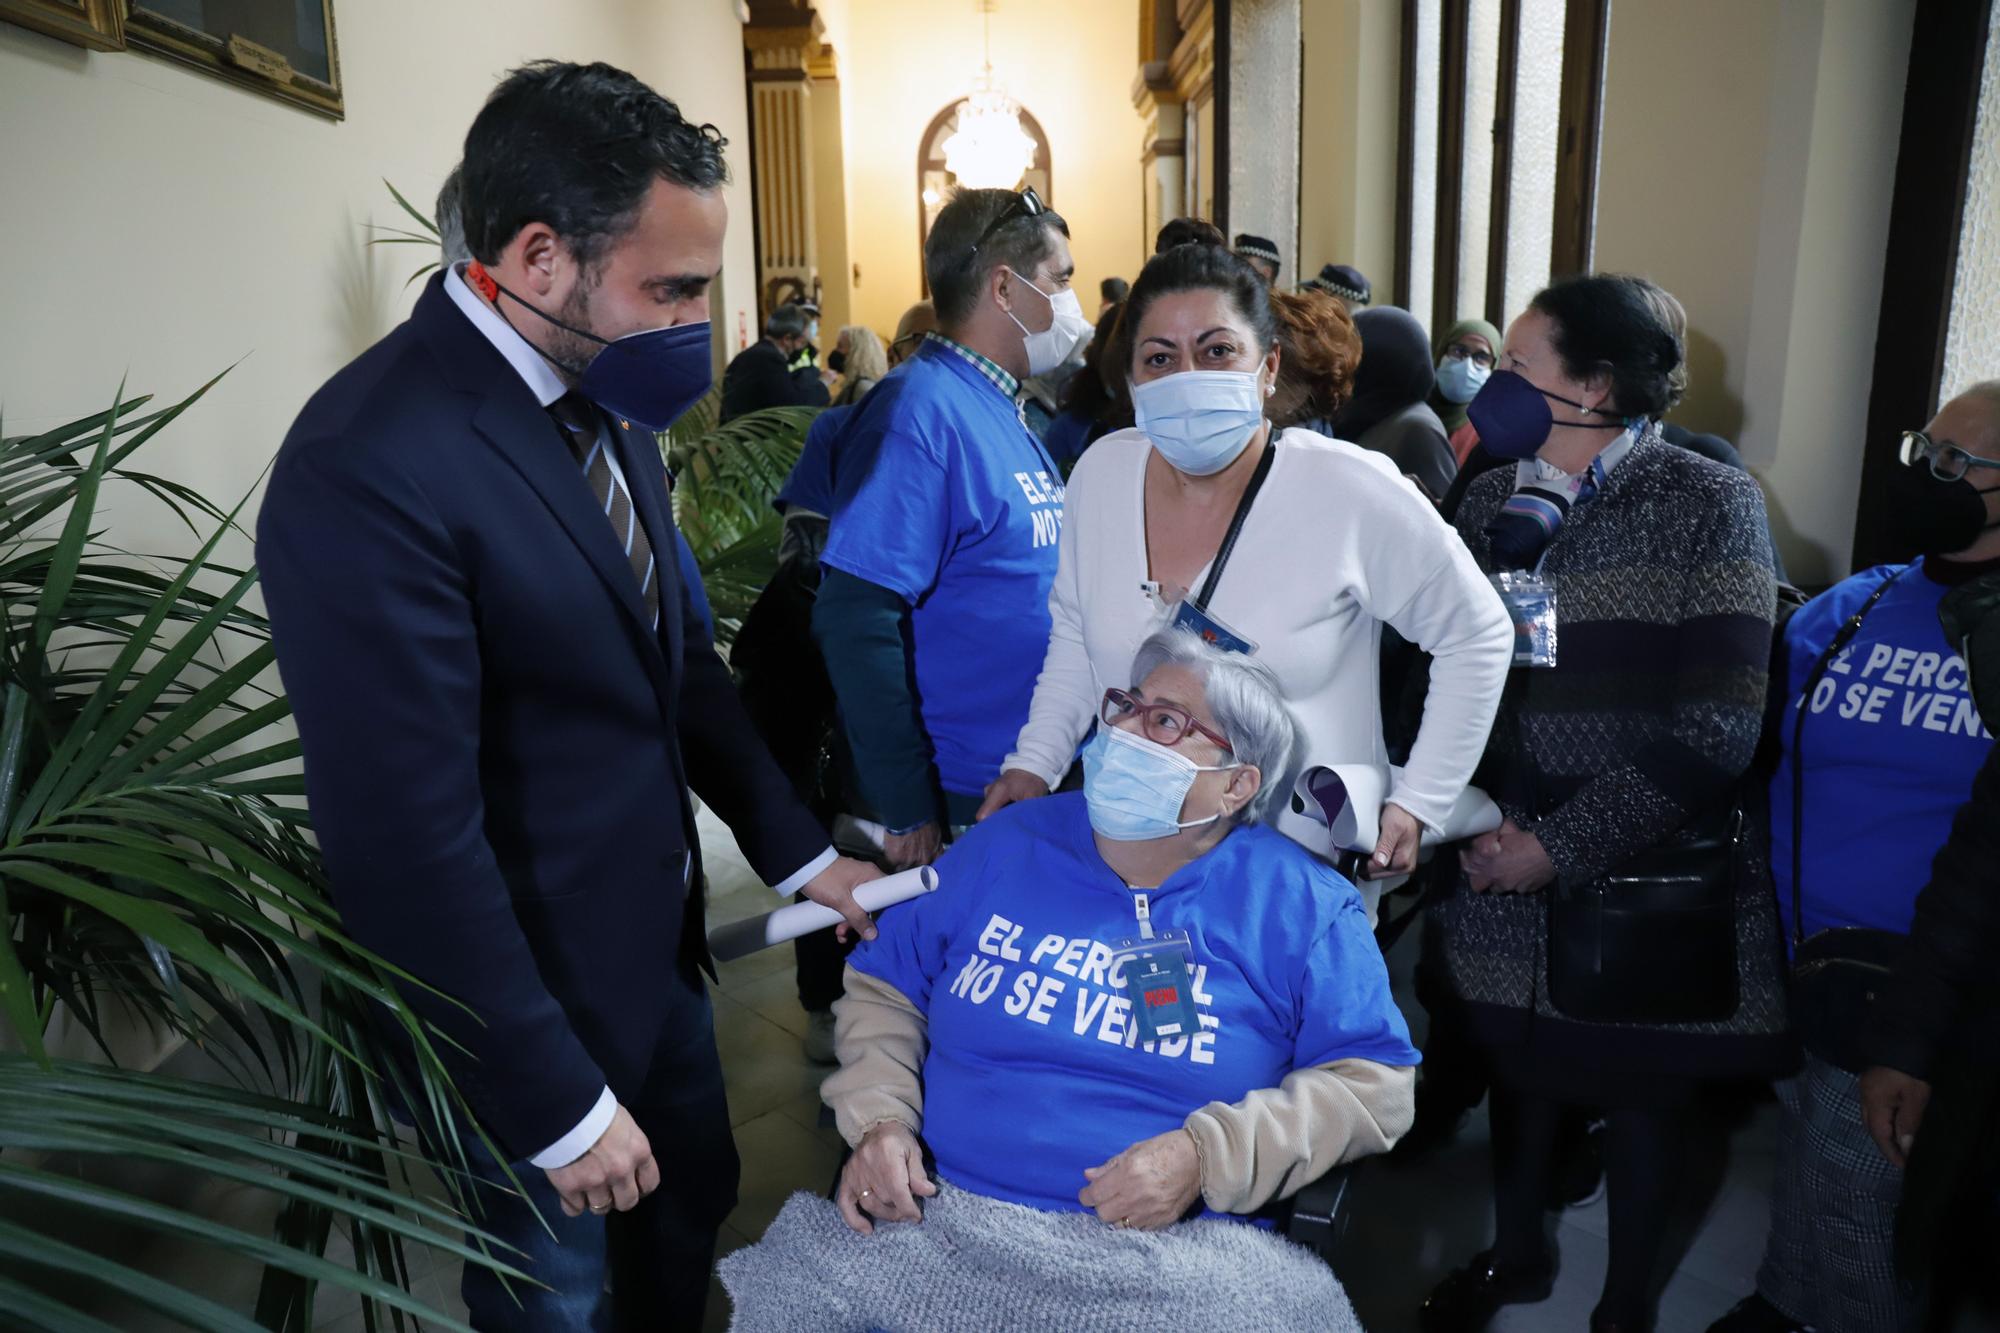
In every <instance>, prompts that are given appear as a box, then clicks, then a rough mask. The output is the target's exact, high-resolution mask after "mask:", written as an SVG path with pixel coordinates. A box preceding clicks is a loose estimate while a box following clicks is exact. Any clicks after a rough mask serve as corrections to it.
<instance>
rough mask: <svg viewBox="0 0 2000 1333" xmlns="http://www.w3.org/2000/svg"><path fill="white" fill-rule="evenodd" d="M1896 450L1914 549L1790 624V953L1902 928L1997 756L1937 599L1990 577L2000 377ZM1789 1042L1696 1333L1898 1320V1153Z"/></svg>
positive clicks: (1823, 1068) (1891, 490) (1995, 547)
mask: <svg viewBox="0 0 2000 1333" xmlns="http://www.w3.org/2000/svg"><path fill="white" fill-rule="evenodd" d="M1902 461H1903V463H1904V466H1902V467H1899V468H1896V469H1895V470H1894V471H1893V472H1892V473H1891V475H1890V477H1889V485H1888V487H1887V497H1888V500H1889V502H1890V504H1891V506H1892V508H1891V510H1890V515H1889V516H1890V518H1891V519H1892V520H1893V522H1894V526H1895V527H1896V529H1897V530H1898V538H1899V539H1898V545H1901V546H1902V547H1904V549H1914V550H1918V551H1922V552H1924V554H1923V555H1922V556H1921V557H1920V558H1918V559H1917V560H1916V561H1915V562H1914V563H1911V564H1907V565H1879V566H1877V567H1876V568H1874V569H1870V570H1865V571H1863V572H1862V573H1859V574H1856V575H1854V576H1853V577H1851V578H1848V579H1845V580H1843V581H1841V582H1840V583H1837V584H1835V585H1834V586H1833V587H1832V588H1831V589H1829V590H1828V591H1826V592H1824V593H1822V594H1821V595H1820V596H1818V597H1816V598H1814V599H1813V600H1812V601H1811V602H1809V603H1807V604H1806V605H1805V606H1804V607H1801V608H1800V609H1799V611H1798V613H1797V614H1796V615H1794V616H1793V617H1792V618H1791V621H1790V622H1789V623H1788V624H1787V625H1786V626H1785V636H1784V643H1783V647H1782V651H1781V660H1782V665H1781V670H1780V671H1779V672H1778V673H1774V682H1773V683H1774V691H1773V692H1774V695H1775V696H1776V697H1775V699H1774V702H1775V703H1778V704H1782V705H1783V707H1782V709H1781V711H1780V712H1779V713H1778V727H1779V738H1780V741H1781V743H1782V745H1783V751H1782V757H1781V759H1780V761H1779V765H1778V770H1777V772H1776V774H1775V775H1774V776H1773V777H1772V779H1771V870H1772V876H1773V878H1774V880H1775V881H1776V887H1777V893H1778V911H1779V916H1780V919H1781V920H1782V921H1783V923H1784V933H1785V941H1786V944H1787V947H1790V946H1791V945H1792V943H1793V942H1794V941H1795V940H1796V939H1798V938H1799V937H1800V935H1801V934H1803V935H1806V936H1810V935H1813V934H1816V933H1818V932H1819V931H1822V930H1828V929H1833V928H1837V927H1863V928H1866V929H1872V930H1880V931H1892V932H1894V933H1896V934H1908V933H1909V930H1910V923H1911V918H1912V915H1913V913H1914V911H1915V907H1916V900H1917V894H1918V892H1919V891H1920V890H1921V889H1922V888H1923V887H1924V885H1925V884H1926V883H1928V882H1929V881H1930V878H1931V860H1932V858H1933V857H1934V856H1936V855H1937V852H1938V849H1939V848H1940V847H1942V846H1944V844H1945V841H1946V839H1947V838H1948V837H1949V836H1950V833H1951V824H1952V816H1953V815H1954V813H1956V812H1957V810H1958V808H1959V807H1960V806H1961V805H1963V804H1964V802H1965V800H1966V797H1967V794H1968V793H1969V792H1970V791H1971V790H1972V783H1973V778H1974V776H1975V775H1976V774H1977V773H1978V772H1979V770H1980V768H1981V766H1982V765H1983V764H1984V763H1985V761H1986V759H1987V757H1988V755H1990V754H1991V752H1992V750H1993V737H1992V735H1991V734H1990V733H1989V732H1988V731H1987V729H1986V727H1985V725H1984V724H1983V723H1982V721H1981V719H1980V715H1979V711H1978V709H1977V708H1976V707H1975V706H1974V704H1973V698H1972V690H1971V679H1970V676H1969V675H1968V672H1967V669H1966V657H1965V652H1964V648H1963V645H1961V644H1956V643H1953V642H1951V641H1950V640H1948V639H1947V638H1946V637H1945V634H1944V631H1943V629H1942V627H1941V626H1940V625H1939V622H1938V603H1939V602H1940V601H1941V600H1942V599H1943V597H1944V595H1945V593H1946V592H1947V591H1948V590H1949V589H1950V588H1952V587H1954V586H1957V585H1959V584H1962V583H1965V582H1967V581H1968V580H1970V579H1974V578H1978V577H1980V576H1982V575H1985V574H1988V573H1990V572H1992V571H1994V570H1996V569H2000V381H1996V382H1989V383H1987V384H1983V385H1978V386H1975V387H1974V388H1973V389H1972V390H1970V391H1968V392H1967V393H1965V394H1962V395H1961V396H1959V397H1958V398H1955V399H1953V400H1952V401H1951V402H1949V403H1946V404H1945V405H1944V406H1943V407H1942V408H1940V409H1939V411H1938V414H1937V416H1936V417H1934V418H1933V419H1932V420H1931V423H1930V424H1929V425H1928V426H1926V427H1925V428H1924V429H1923V430H1922V431H1920V432H1919V431H1912V432H1909V433H1908V434H1906V435H1904V436H1903V438H1902ZM1878 594H1879V595H1878ZM1871 599H1872V602H1871ZM1856 613H1861V616H1862V619H1861V623H1860V626H1859V628H1858V629H1856V630H1855V631H1854V633H1853V636H1852V637H1851V638H1850V639H1849V640H1848V642H1847V643H1846V644H1845V646H1843V647H1841V648H1840V649H1839V650H1838V651H1836V652H1835V654H1834V655H1833V657H1832V658H1831V659H1830V661H1829V663H1828V666H1827V670H1826V671H1825V673H1824V674H1823V675H1822V676H1821V677H1820V679H1819V680H1818V682H1817V683H1816V684H1814V685H1813V686H1812V690H1811V695H1810V697H1807V695H1806V687H1807V682H1808V678H1809V677H1810V676H1811V675H1812V673H1813V668H1814V667H1815V665H1817V664H1818V662H1819V661H1820V659H1821V658H1822V657H1823V656H1824V655H1825V653H1826V651H1827V649H1828V647H1829V646H1831V645H1832V644H1833V643H1834V642H1835V639H1836V636H1837V635H1838V634H1839V633H1840V631H1841V629H1842V627H1843V626H1845V625H1846V624H1848V622H1849V621H1851V620H1852V619H1853V617H1854V616H1855V615H1856ZM1780 681H1781V682H1782V684H1781V685H1780V684H1779V683H1778V682H1780ZM1802 707H1803V711H1801V709H1802ZM1795 796H1796V797H1797V798H1798V799H1796V801H1795ZM1795 807H1796V810H1797V812H1798V817H1797V819H1796V820H1795V817H1794V812H1795ZM1795 823H1796V825H1797V837H1796V844H1795V838H1794V825H1795ZM1795 867H1796V872H1795ZM1795 885H1796V890H1797V892H1798V896H1799V910H1798V912H1797V913H1796V915H1797V916H1798V917H1800V918H1802V922H1795V921H1794V919H1793V918H1794V915H1795V914H1794V910H1793V895H1794V892H1795ZM1801 924H1802V925H1803V930H1801V929H1800V926H1801ZM1804 1035H1805V1038H1806V1041H1807V1045H1808V1049H1807V1052H1806V1056H1805V1065H1804V1068H1803V1069H1802V1070H1801V1071H1800V1072H1799V1074H1798V1075H1796V1076H1795V1077H1793V1078H1789V1079H1786V1080H1785V1081H1784V1082H1782V1083H1780V1084H1779V1085H1778V1088H1777V1092H1778V1103H1779V1106H1780V1107H1781V1108H1782V1111H1783V1114H1782V1116H1781V1117H1780V1120H1779V1133H1778V1162H1777V1178H1776V1182H1775V1184H1774V1186H1773V1189H1772V1206H1771V1233H1770V1238H1769V1240H1768V1241H1767V1243H1766V1246H1765V1250H1764V1263H1763V1266H1762V1267H1761V1268H1760V1269H1759V1271H1758V1274H1757V1291H1756V1293H1755V1294H1754V1295H1752V1296H1750V1297H1749V1298H1748V1299H1746V1300H1745V1301H1744V1302H1743V1303H1742V1304H1741V1305H1739V1306H1738V1307H1737V1308H1736V1309H1735V1310H1734V1311H1732V1312H1731V1313H1730V1314H1729V1315H1728V1316H1726V1317H1725V1318H1724V1319H1723V1320H1722V1321H1721V1322H1720V1323H1717V1324H1716V1325H1714V1326H1713V1328H1712V1329H1711V1330H1710V1333H1791V1331H1792V1330H1799V1329H1804V1328H1807V1327H1812V1328H1818V1329H1822V1330H1825V1331H1826V1333H1848V1331H1849V1330H1862V1329H1866V1330H1869V1331H1870V1333H1873V1330H1876V1329H1900V1328H1906V1327H1912V1326H1913V1317H1914V1311H1913V1309H1912V1308H1911V1306H1910V1303H1909V1297H1908V1294H1907V1291H1906V1289H1905V1288H1904V1287H1903V1286H1902V1284H1901V1283H1900V1282H1899V1281H1898V1278H1897V1271H1896V1269H1897V1266H1896V1263H1895V1261H1894V1258H1893V1256H1892V1253H1891V1248H1892V1239H1893V1235H1894V1231H1895V1215H1896V1207H1897V1201H1898V1199H1899V1198H1900V1196H1901V1194H1902V1186H1903V1180H1902V1170H1901V1167H1900V1164H1892V1163H1891V1162H1889V1161H1888V1160H1887V1159H1886V1158H1884V1157H1883V1155H1882V1154H1881V1153H1880V1152H1879V1151H1877V1149H1876V1147H1875V1144H1874V1143H1873V1142H1871V1141H1870V1138H1869V1134H1868V1131H1867V1129H1866V1128H1865V1127H1864V1126H1863V1123H1862V1119H1861V1114H1860V1107H1859V1105H1858V1096H1859V1092H1858V1088H1859V1084H1858V1080H1857V1078H1856V1076H1855V1073H1854V1072H1853V1071H1850V1070H1847V1069H1843V1068H1841V1067H1839V1066H1837V1065H1835V1064H1833V1063H1832V1062H1831V1061H1829V1060H1828V1059H1826V1058H1824V1057H1823V1056H1822V1055H1821V1054H1819V1053H1818V1052H1817V1051H1816V1050H1815V1049H1814V1045H1813V1040H1814V1036H1815V1034H1813V1033H1812V1032H1807V1033H1805V1034H1804Z"/></svg>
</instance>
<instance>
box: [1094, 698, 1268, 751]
mask: <svg viewBox="0 0 2000 1333" xmlns="http://www.w3.org/2000/svg"><path fill="white" fill-rule="evenodd" d="M1134 713H1137V714H1138V715H1139V732H1140V734H1141V735H1143V736H1144V737H1145V738H1146V739H1147V740H1149V741H1152V742H1154V743H1155V744H1159V745H1166V746H1174V745H1179V744H1180V743H1181V742H1182V741H1184V740H1186V739H1187V738H1188V737H1189V736H1191V735H1192V736H1201V737H1204V738H1206V739H1208V740H1211V741H1214V742H1215V743H1216V744H1217V745H1218V746H1220V747H1221V748H1222V752H1223V753H1224V754H1235V753H1236V751H1235V750H1234V749H1232V748H1231V747H1230V744H1229V742H1228V741H1226V740H1224V739H1223V738H1222V737H1221V736H1219V735H1217V734H1216V733H1215V732H1213V731H1211V730H1209V729H1208V728H1207V727H1204V726H1203V725H1202V724H1201V723H1199V722H1197V721H1195V720H1194V718H1193V717H1192V716H1191V715H1190V714H1189V713H1188V711H1187V709H1185V708H1179V707H1176V706H1175V705H1173V704H1154V703H1147V702H1146V701H1145V700H1144V699H1141V698H1140V697H1139V696H1138V695H1136V694H1133V693H1132V692H1130V691H1129V690H1106V691H1105V692H1104V703H1103V704H1102V705H1101V706H1100V707H1099V709H1098V716H1099V717H1101V718H1102V719H1103V720H1104V725H1106V726H1108V727H1115V726H1117V725H1118V724H1119V723H1120V722H1123V721H1124V720H1125V719H1126V718H1128V717H1131V716H1132V715H1133V714H1134Z"/></svg>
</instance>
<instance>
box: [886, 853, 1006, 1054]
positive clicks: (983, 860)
mask: <svg viewBox="0 0 2000 1333" xmlns="http://www.w3.org/2000/svg"><path fill="white" fill-rule="evenodd" d="M981 832H982V831H981V830H980V829H977V828H975V829H973V830H972V831H971V832H969V833H967V834H966V836H965V837H963V838H960V839H959V840H958V841H957V842H955V843H953V844H952V845H951V847H950V848H949V849H948V850H946V852H945V854H944V855H943V856H941V857H939V858H938V862H937V873H938V886H937V889H936V891H935V892H932V893H926V894H924V895H922V896H921V897H917V898H912V899H910V901H908V902H906V903H899V904H897V905H896V906H894V907H891V908H890V909H889V910H888V911H886V912H884V913H882V915H881V916H880V917H879V918H878V919H877V920H876V923H875V938H874V939H872V940H869V941H867V942H865V943H863V944H862V945H861V946H860V947H859V948H857V949H855V951H854V952H853V953H852V954H850V955H849V956H848V959H847V961H848V964H849V966H851V967H853V968H854V970H855V971H857V972H865V973H866V974H867V975H869V976H871V977H874V978H875V979H876V980H878V981H885V982H887V983H888V984H889V985H891V986H894V987H895V988H896V989H897V990H898V991H900V992H901V993H902V995H903V998H905V999H907V1000H908V1001H909V1002H910V1003H911V1004H913V1005H915V1006H916V1007H917V1012H919V1013H921V1014H924V1015H925V1016H926V1017H928V1016H929V1014H930V1011H931V986H932V985H933V984H934V983H935V982H936V981H937V979H938V977H939V976H940V975H941V974H942V973H943V972H944V969H945V965H946V962H947V961H948V956H949V953H950V949H951V942H952V941H953V940H954V939H956V938H957V937H958V934H959V932H960V930H961V929H962V928H963V926H964V923H965V920H966V917H967V916H968V914H970V913H971V912H973V911H974V910H975V909H976V908H977V907H978V905H979V904H980V903H981V902H982V901H984V899H985V897H986V888H987V883H986V881H987V876H988V875H989V873H990V872H991V870H992V868H993V867H994V866H995V865H996V864H1005V861H1006V858H1005V857H1004V856H1002V857H1001V858H999V859H998V861H997V862H996V860H995V859H994V858H991V857H989V856H988V855H987V851H986V849H987V845H988V844H989V843H991V842H992V841H993V838H992V837H991V836H981Z"/></svg>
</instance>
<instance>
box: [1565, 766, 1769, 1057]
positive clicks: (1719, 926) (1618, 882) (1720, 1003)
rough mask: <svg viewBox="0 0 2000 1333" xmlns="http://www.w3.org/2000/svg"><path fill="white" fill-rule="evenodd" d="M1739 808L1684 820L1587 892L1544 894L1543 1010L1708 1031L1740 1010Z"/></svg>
mask: <svg viewBox="0 0 2000 1333" xmlns="http://www.w3.org/2000/svg"><path fill="white" fill-rule="evenodd" d="M1743 830H1744V813H1743V804H1742V802H1741V801H1740V800H1739V801H1733V802H1731V803H1730V804H1728V805H1726V806H1723V807H1721V808H1719V809H1716V810H1711V811H1707V812H1704V813H1703V814H1702V815H1699V816H1697V817H1696V818H1695V819H1693V820H1690V821H1689V822H1688V824H1687V825H1685V826H1684V827H1683V828H1682V829H1681V830H1680V832H1679V833H1677V834H1675V835H1674V837H1672V838H1671V839H1669V840H1668V841H1666V842H1664V843H1661V844H1660V845H1659V846H1657V847H1649V848H1647V849H1646V850H1644V851H1642V852H1639V853H1637V854H1636V855H1634V856H1631V857H1628V858H1627V859H1626V860H1625V861H1623V862H1621V863H1620V864H1619V865H1618V866H1617V867H1616V868H1614V869H1613V870H1612V871H1611V872H1610V873H1609V874H1607V875H1605V876H1603V877H1602V878H1600V879H1597V880H1594V881H1592V882H1591V883H1589V884H1580V885H1573V886H1569V885H1557V886H1556V887H1555V888H1554V889H1552V890H1551V891H1550V893H1549V956H1548V979H1549V1002H1550V1003H1551V1004H1553V1005H1554V1006H1555V1007H1556V1009H1557V1010H1558V1011H1559V1012H1561V1013H1562V1014H1563V1015H1565V1016H1566V1017H1569V1018H1576V1019H1582V1020H1584V1021H1586V1022H1591V1023H1713V1022H1720V1021H1721V1020H1723V1019H1726V1018H1729V1017H1730V1016H1731V1015H1733V1014H1734V1013H1735V1012H1736V1010H1737V1006H1738V1005H1739V1004H1741V1002H1742V996H1741V988H1740V986H1739V984H1738V981H1737V970H1736V893H1737V887H1738V885H1739V884H1740V883H1741V882H1742V875H1743Z"/></svg>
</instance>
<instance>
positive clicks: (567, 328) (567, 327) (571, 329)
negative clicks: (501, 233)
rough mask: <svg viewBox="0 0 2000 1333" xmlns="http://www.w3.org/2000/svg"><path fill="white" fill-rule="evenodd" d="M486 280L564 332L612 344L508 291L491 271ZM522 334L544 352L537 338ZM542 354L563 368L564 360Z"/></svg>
mask: <svg viewBox="0 0 2000 1333" xmlns="http://www.w3.org/2000/svg"><path fill="white" fill-rule="evenodd" d="M486 280H487V281H488V282H490V283H492V284H493V290H494V291H496V292H499V293H500V294H501V295H502V296H505V297H506V298H507V299H508V300H510V301H512V302H513V303H514V304H515V305H518V306H524V307H526V308H527V309H529V310H532V311H534V312H535V314H536V315H537V316H538V317H540V318H541V319H544V320H547V321H548V322H549V323H551V324H553V325H555V326H556V327H557V328H559V329H561V330H563V332H565V333H574V334H575V335H576V336H577V337H579V338H587V339H589V340H590V341H591V342H594V343H596V344H597V345H598V346H599V347H609V346H611V340H610V339H609V338H600V337H598V336H597V335H596V334H594V333H592V332H590V331H589V330H588V329H580V328H578V327H577V326H576V325H574V324H565V323H563V322H562V321H561V320H559V319H557V318H556V317H555V316H554V315H551V314H550V313H549V312H548V311H546V310H544V309H542V308H541V307H540V306H538V305H534V304H532V303H531V302H528V301H524V300H522V299H521V298H520V297H518V296H516V295H514V293H513V292H510V291H508V290H507V289H506V288H505V287H502V286H501V285H500V280H499V279H498V278H495V277H494V276H492V274H490V273H489V274H488V275H487V278H486ZM493 308H494V311H495V313H498V312H499V309H500V306H499V303H498V302H495V303H494V307H493ZM500 318H502V319H507V316H505V315H501V316H500ZM513 323H514V321H513V320H511V319H507V324H508V327H510V328H512V327H513ZM514 331H515V332H516V333H520V332H521V331H520V330H519V329H515V330H514ZM521 336H522V337H523V338H526V339H527V343H528V346H530V347H533V348H534V349H535V350H536V351H537V352H542V349H541V348H540V347H539V346H536V344H535V340H534V339H533V338H528V336H527V335H526V334H521ZM542 355H543V356H544V357H547V358H548V362H549V364H550V365H552V366H556V367H558V368H561V367H562V362H560V361H558V360H556V359H555V358H554V357H552V356H549V354H548V353H547V352H542Z"/></svg>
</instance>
